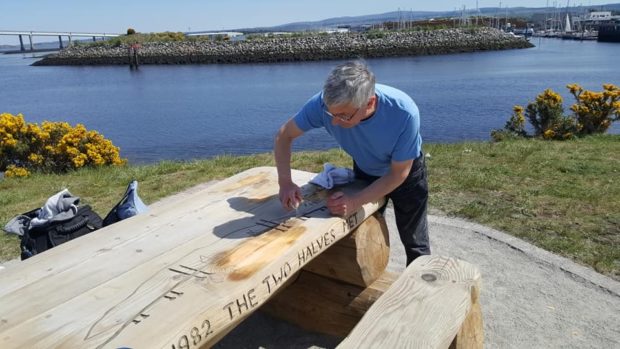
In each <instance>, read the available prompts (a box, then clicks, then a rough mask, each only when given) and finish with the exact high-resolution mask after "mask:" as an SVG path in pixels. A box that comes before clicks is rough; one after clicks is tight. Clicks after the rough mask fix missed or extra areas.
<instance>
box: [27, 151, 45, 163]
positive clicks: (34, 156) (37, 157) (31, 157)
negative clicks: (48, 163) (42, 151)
mask: <svg viewBox="0 0 620 349" xmlns="http://www.w3.org/2000/svg"><path fill="white" fill-rule="evenodd" d="M28 161H30V162H32V163H33V164H36V165H39V164H41V163H43V156H42V155H39V154H35V153H32V154H30V155H28Z"/></svg>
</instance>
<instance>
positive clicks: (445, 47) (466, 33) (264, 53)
mask: <svg viewBox="0 0 620 349" xmlns="http://www.w3.org/2000/svg"><path fill="white" fill-rule="evenodd" d="M532 46H533V45H532V44H530V43H529V42H528V41H527V40H525V39H523V38H518V37H515V36H513V35H512V34H505V33H503V32H501V31H499V30H496V29H492V28H477V29H465V28H462V29H442V30H430V31H411V32H374V33H339V34H308V35H303V36H291V37H272V38H258V39H252V40H243V41H234V42H233V41H190V40H188V41H179V42H146V43H143V44H142V45H141V48H140V49H139V60H140V64H194V63H198V64H209V63H259V62H288V61H310V60H328V59H348V58H371V57H394V56H415V55H434V54H446V53H458V52H473V51H485V50H504V49H516V48H528V47H532ZM128 52H129V46H127V45H120V46H118V47H112V46H104V45H100V46H77V47H70V48H67V49H64V50H62V51H60V52H58V53H56V54H51V55H48V56H46V57H45V58H43V59H42V60H40V61H37V62H35V63H34V65H113V64H129V53H128Z"/></svg>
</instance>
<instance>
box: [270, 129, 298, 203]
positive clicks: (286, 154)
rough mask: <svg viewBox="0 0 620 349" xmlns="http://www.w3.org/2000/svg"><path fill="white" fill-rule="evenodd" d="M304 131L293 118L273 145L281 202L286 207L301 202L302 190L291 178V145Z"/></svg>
mask: <svg viewBox="0 0 620 349" xmlns="http://www.w3.org/2000/svg"><path fill="white" fill-rule="evenodd" d="M303 133H304V132H303V131H302V130H301V129H300V128H299V127H297V124H295V121H293V119H289V120H288V121H287V122H286V123H285V124H284V125H282V127H280V129H279V130H278V132H277V133H276V137H275V144H274V147H273V151H274V155H275V160H276V167H277V169H278V184H279V185H280V202H281V203H282V206H283V207H284V208H286V209H289V210H291V209H294V208H295V207H296V206H297V205H299V204H300V203H301V200H302V197H301V190H300V189H299V187H298V186H297V185H296V184H295V183H293V180H292V178H291V145H292V144H293V140H294V139H295V138H297V137H299V136H301V135H302V134H303Z"/></svg>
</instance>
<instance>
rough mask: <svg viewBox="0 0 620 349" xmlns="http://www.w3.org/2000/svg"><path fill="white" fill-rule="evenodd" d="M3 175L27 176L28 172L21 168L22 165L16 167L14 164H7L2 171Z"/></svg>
mask: <svg viewBox="0 0 620 349" xmlns="http://www.w3.org/2000/svg"><path fill="white" fill-rule="evenodd" d="M4 175H5V176H6V177H28V176H29V175H30V172H29V171H28V170H27V169H25V168H23V167H17V166H15V165H9V166H7V168H6V171H5V172H4Z"/></svg>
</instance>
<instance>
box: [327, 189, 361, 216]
mask: <svg viewBox="0 0 620 349" xmlns="http://www.w3.org/2000/svg"><path fill="white" fill-rule="evenodd" d="M327 208H328V209H329V212H331V213H332V214H333V215H337V216H342V217H347V216H349V215H351V214H352V213H354V212H355V211H357V210H358V209H359V205H358V204H357V203H356V202H355V200H354V199H353V198H352V197H350V196H348V195H345V194H344V193H343V192H341V191H337V192H335V193H334V194H332V195H331V196H330V197H329V198H328V199H327Z"/></svg>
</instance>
